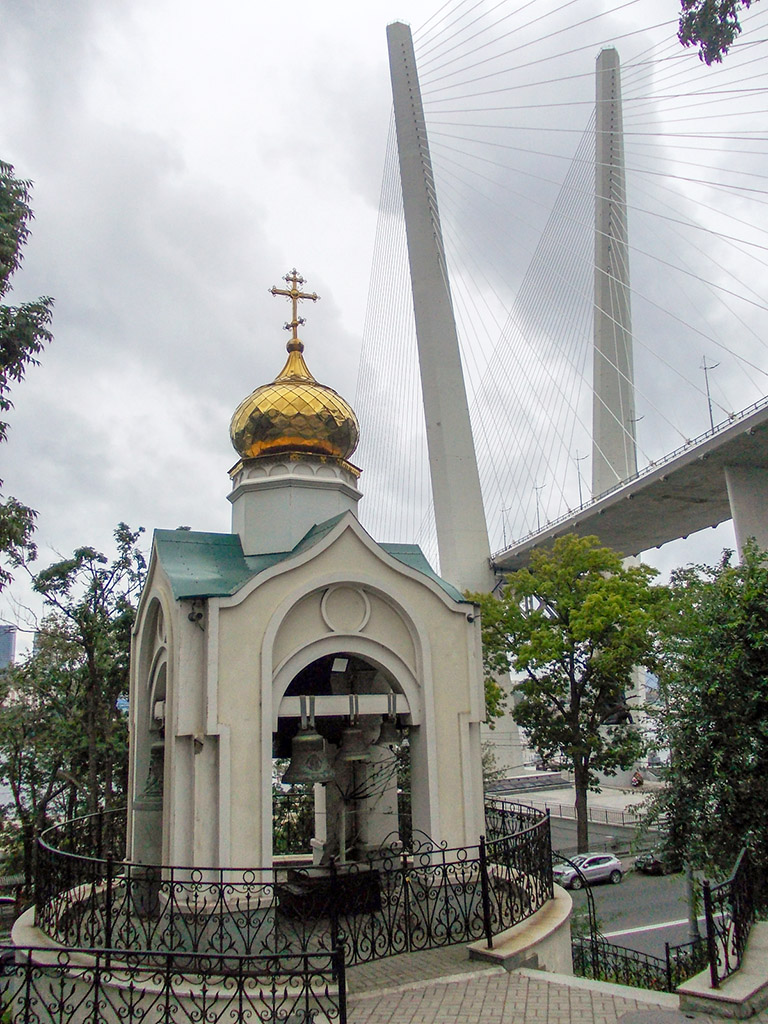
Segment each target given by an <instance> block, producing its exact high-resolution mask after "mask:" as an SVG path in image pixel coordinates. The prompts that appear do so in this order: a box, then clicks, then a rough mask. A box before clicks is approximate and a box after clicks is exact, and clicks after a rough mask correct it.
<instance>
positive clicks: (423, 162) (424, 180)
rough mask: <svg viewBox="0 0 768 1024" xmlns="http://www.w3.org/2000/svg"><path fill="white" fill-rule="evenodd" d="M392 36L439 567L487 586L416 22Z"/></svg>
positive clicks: (394, 28)
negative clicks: (418, 68)
mask: <svg viewBox="0 0 768 1024" xmlns="http://www.w3.org/2000/svg"><path fill="white" fill-rule="evenodd" d="M387 41H388V45H389V66H390V74H391V78H392V93H393V97H394V103H395V124H396V128H397V145H398V151H399V155H400V179H401V184H402V189H403V206H404V209H405V227H406V235H407V239H408V257H409V261H410V267H411V287H412V290H413V309H414V314H415V317H416V336H417V339H418V347H419V364H420V368H421V388H422V393H423V398H424V416H425V420H426V428H427V445H428V448H429V467H430V475H431V479H432V498H433V501H434V507H435V521H436V526H437V541H438V550H439V552H440V573H441V575H442V576H443V577H445V579H447V580H449V581H450V582H451V583H453V584H455V585H456V586H457V587H459V588H460V589H462V590H464V589H468V590H476V591H487V590H490V589H491V587H492V586H493V576H492V573H491V571H490V568H489V559H490V549H489V545H488V532H487V528H486V524H485V513H484V510H483V499H482V494H481V491H480V477H479V474H478V470H477V460H476V458H475V448H474V444H473V441H472V429H471V426H470V421H469V410H468V408H467V395H466V391H465V388H464V376H463V373H462V368H461V357H460V354H459V342H458V337H457V334H456V323H455V320H454V316H453V305H452V302H451V294H450V287H449V283H448V269H447V266H446V261H445V252H444V249H443V239H442V232H441V229H440V217H439V214H438V209H437V195H436V193H435V182H434V178H433V175H432V163H431V160H430V155H429V144H428V141H427V131H426V125H425V122H424V110H423V107H422V103H421V92H420V89H419V80H418V73H417V71H416V60H415V57H414V52H413V42H412V39H411V30H410V28H409V27H408V26H407V25H404V24H402V23H401V22H395V23H394V24H392V25H389V26H388V27H387Z"/></svg>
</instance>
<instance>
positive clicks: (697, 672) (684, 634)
mask: <svg viewBox="0 0 768 1024" xmlns="http://www.w3.org/2000/svg"><path fill="white" fill-rule="evenodd" d="M671 595H672V598H671V605H670V615H669V619H668V622H667V626H666V630H665V637H664V640H663V655H664V656H663V660H662V662H661V669H660V687H661V697H662V701H663V704H664V708H663V711H662V712H661V713H660V714H659V731H660V740H661V742H662V744H664V745H666V746H667V747H668V748H669V751H670V765H669V771H668V780H667V781H668V785H667V787H666V788H665V789H664V790H663V791H662V792H660V793H659V794H658V796H657V798H656V800H655V802H654V806H653V810H652V815H653V817H655V818H657V819H661V821H662V823H663V824H664V826H665V831H666V832H667V842H668V846H669V848H670V851H671V852H674V853H676V854H678V855H680V856H681V857H683V858H684V859H685V860H688V861H690V862H691V863H692V864H693V865H694V866H695V867H698V868H702V869H706V870H708V871H710V872H712V873H714V874H721V875H723V874H727V873H729V872H730V870H731V868H732V867H733V863H734V861H735V859H736V857H737V855H738V853H739V850H740V849H741V848H742V846H745V845H746V846H749V847H751V849H752V852H753V856H754V859H755V860H756V861H757V862H758V864H759V865H760V868H759V873H760V874H764V873H765V870H766V868H768V565H767V564H766V554H765V553H764V552H761V551H759V550H758V549H757V547H756V546H755V545H754V544H749V545H747V546H746V548H745V550H744V552H743V559H742V562H741V564H738V565H734V564H732V552H730V551H726V552H725V553H724V554H723V557H722V559H721V561H720V562H719V563H718V564H717V565H714V566H707V565H701V566H690V567H688V568H686V569H682V570H679V571H678V572H677V573H676V574H674V576H673V578H672V581H671Z"/></svg>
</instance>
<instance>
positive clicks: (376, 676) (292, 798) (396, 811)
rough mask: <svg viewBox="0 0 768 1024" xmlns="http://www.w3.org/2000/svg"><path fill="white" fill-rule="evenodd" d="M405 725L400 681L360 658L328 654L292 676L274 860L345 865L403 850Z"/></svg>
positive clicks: (281, 746)
mask: <svg viewBox="0 0 768 1024" xmlns="http://www.w3.org/2000/svg"><path fill="white" fill-rule="evenodd" d="M409 721H410V707H409V705H408V701H407V698H406V697H405V695H404V694H403V692H402V687H401V686H400V685H399V684H398V682H397V680H396V679H395V678H394V676H393V675H392V674H391V673H390V672H389V671H388V670H386V669H384V668H383V667H381V666H378V665H375V664H373V663H372V662H371V661H369V660H367V659H366V658H363V657H361V656H359V655H356V654H352V653H349V652H346V651H338V652H334V653H332V654H326V655H323V656H321V657H319V658H317V659H315V660H314V661H312V662H311V663H310V664H309V665H307V666H305V667H304V668H302V669H301V670H300V671H299V672H298V673H297V674H296V675H295V676H294V678H293V679H292V680H291V682H290V684H289V686H288V687H287V689H286V691H285V693H284V694H283V697H282V700H281V702H280V706H279V710H278V716H277V729H276V730H275V731H274V732H273V735H272V753H273V762H272V764H273V848H274V854H275V856H278V857H280V856H285V855H294V854H305V855H308V854H310V853H311V854H312V857H313V861H314V863H315V864H317V865H325V864H328V863H330V861H331V860H334V861H335V862H337V863H340V864H343V863H347V862H350V861H359V860H364V859H365V858H366V857H367V856H368V854H369V853H370V851H371V850H374V849H378V848H380V847H381V846H382V845H384V844H391V843H396V842H400V841H401V837H402V836H403V834H404V833H407V832H408V831H409V829H410V818H409V811H410V769H409V759H408V753H407V752H408V738H407V731H408V723H409ZM320 776H322V779H321V781H315V780H316V779H317V778H318V777H320ZM283 779H285V781H283Z"/></svg>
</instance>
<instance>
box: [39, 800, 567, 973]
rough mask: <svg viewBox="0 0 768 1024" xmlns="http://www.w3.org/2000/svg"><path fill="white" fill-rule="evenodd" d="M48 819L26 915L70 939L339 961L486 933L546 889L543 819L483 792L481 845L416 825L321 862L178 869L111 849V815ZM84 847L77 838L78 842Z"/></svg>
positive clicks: (548, 868) (538, 902)
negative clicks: (445, 841) (338, 954)
mask: <svg viewBox="0 0 768 1024" xmlns="http://www.w3.org/2000/svg"><path fill="white" fill-rule="evenodd" d="M98 828H99V826H97V824H95V823H94V822H93V821H89V820H88V819H81V820H80V821H79V822H75V823H67V824H65V825H63V826H56V827H54V828H53V829H49V830H48V831H47V832H46V833H45V834H44V835H43V837H42V838H41V840H40V844H39V851H38V862H37V885H36V923H37V924H38V926H39V927H40V928H41V929H42V930H43V931H44V932H45V933H46V934H48V935H49V936H51V937H52V938H54V939H56V940H57V941H59V942H61V943H63V944H64V945H66V946H75V947H89V948H120V949H129V950H160V951H165V952H168V953H177V954H182V953H193V954H212V955H217V956H251V957H253V956H265V955H275V954H280V953H292V952H299V951H301V952H326V953H328V952H330V951H331V950H332V949H334V948H336V947H337V946H338V945H339V944H341V943H343V944H344V946H345V951H346V952H345V955H346V960H347V963H348V964H350V965H351V964H359V963H366V962H368V961H371V960H377V959H380V958H382V957H386V956H392V955H394V954H397V953H404V952H410V951H414V950H426V949H434V948H436V947H439V946H447V945H452V944H454V943H460V942H469V941H472V940H476V939H482V938H485V939H486V941H487V942H488V944H489V945H491V944H492V941H493V935H494V934H497V933H498V932H500V931H503V930H504V929H506V928H510V927H512V926H513V925H515V924H518V923H519V922H520V921H522V920H524V919H525V918H527V917H529V916H531V915H532V914H534V913H535V912H536V911H537V910H538V909H539V908H540V907H541V906H543V905H544V903H545V902H546V901H547V900H548V899H550V898H551V896H552V863H551V848H550V839H549V820H548V817H547V816H546V815H545V814H542V813H541V812H537V811H536V810H534V809H533V808H526V807H523V806H521V805H519V804H507V803H506V802H505V801H492V806H491V808H490V810H489V824H488V832H489V835H490V836H491V838H490V839H489V841H488V842H487V843H486V842H484V841H481V843H480V845H479V846H477V847H465V848H456V849H450V848H447V847H446V846H444V845H437V844H434V843H432V842H431V841H430V840H429V839H428V838H427V837H425V836H422V837H419V836H418V835H416V836H415V837H414V839H413V841H412V843H411V848H410V849H405V848H404V847H403V845H402V844H401V843H400V842H399V841H396V842H395V843H393V844H392V845H390V846H387V847H382V848H380V849H377V850H374V851H371V852H370V853H369V854H368V855H367V857H366V858H365V859H364V860H363V861H360V862H355V863H352V864H345V865H343V866H339V867H336V866H334V865H331V866H330V867H329V868H322V869H320V868H313V867H306V868H254V869H247V870H236V869H231V868H200V867H196V868H182V867H173V866H152V865H143V864H133V863H130V862H128V861H125V860H121V859H118V857H117V856H116V855H115V854H116V853H117V852H118V851H119V844H118V843H117V841H116V839H115V838H114V837H117V835H118V834H119V828H118V827H117V825H116V824H115V825H114V827H111V828H110V829H109V830H108V831H109V835H110V836H111V837H113V841H112V845H110V846H107V847H105V845H104V836H105V835H106V834H107V832H106V831H105V828H104V821H102V822H101V826H100V829H101V832H100V834H101V836H102V842H101V847H102V848H106V850H107V853H106V855H105V856H88V855H87V854H86V852H84V851H89V850H94V849H98V848H99V847H98V845H96V844H95V843H94V834H95V832H94V830H95V829H98ZM83 847H84V849H83Z"/></svg>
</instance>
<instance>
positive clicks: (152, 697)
mask: <svg viewBox="0 0 768 1024" xmlns="http://www.w3.org/2000/svg"><path fill="white" fill-rule="evenodd" d="M140 650H141V653H140V661H139V679H140V682H141V685H140V686H139V687H138V688H137V692H136V699H137V701H138V708H137V709H136V713H135V717H134V721H135V729H134V734H133V736H132V743H133V744H134V754H133V763H134V777H133V803H132V821H133V826H132V847H131V849H132V858H133V860H135V861H136V862H137V863H141V864H159V863H160V862H161V860H162V840H163V777H164V774H165V712H166V697H167V687H168V639H167V633H166V624H165V616H164V614H163V609H162V606H161V604H160V602H159V601H158V600H156V599H155V600H153V601H152V603H151V605H150V607H149V608H148V610H147V615H146V618H145V622H144V625H143V629H142V635H141V648H140Z"/></svg>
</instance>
